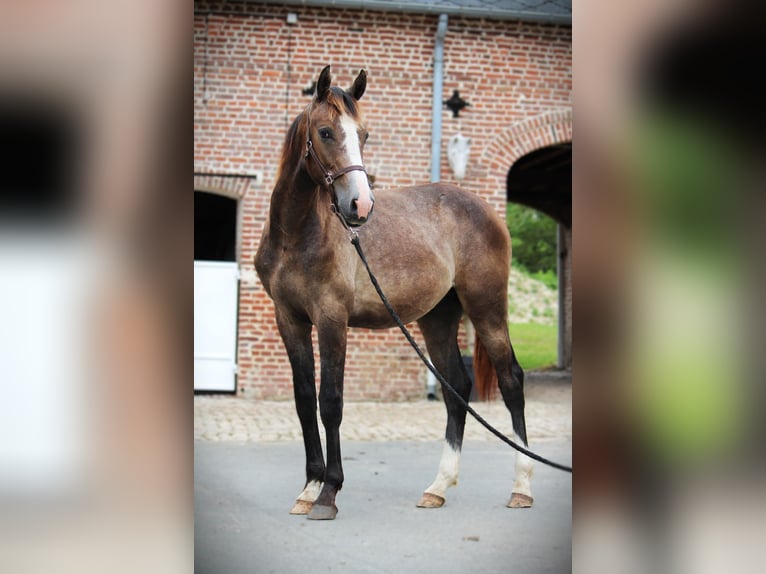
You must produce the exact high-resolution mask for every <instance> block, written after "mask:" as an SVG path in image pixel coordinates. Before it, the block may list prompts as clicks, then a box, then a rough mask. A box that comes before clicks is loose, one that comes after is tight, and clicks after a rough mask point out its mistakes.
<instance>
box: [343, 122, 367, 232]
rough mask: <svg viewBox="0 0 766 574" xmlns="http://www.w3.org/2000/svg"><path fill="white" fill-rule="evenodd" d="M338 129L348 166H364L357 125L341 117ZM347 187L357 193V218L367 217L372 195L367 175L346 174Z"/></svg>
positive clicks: (359, 173)
mask: <svg viewBox="0 0 766 574" xmlns="http://www.w3.org/2000/svg"><path fill="white" fill-rule="evenodd" d="M340 127H341V130H343V147H344V149H345V150H346V155H347V160H348V165H364V164H363V163H362V150H361V148H360V147H359V135H358V134H357V133H356V130H357V127H358V126H357V123H356V122H355V121H354V119H353V118H352V117H351V116H348V115H345V114H344V115H343V116H341V118H340ZM346 177H347V178H348V181H349V186H350V188H351V189H352V190H354V189H355V190H356V191H357V193H359V198H358V199H357V200H356V207H357V210H358V213H359V217H367V216H368V215H369V213H370V210H371V209H372V193H371V192H370V183H369V182H368V181H367V174H366V173H364V172H363V171H357V170H354V171H350V172H348V173H347V174H346Z"/></svg>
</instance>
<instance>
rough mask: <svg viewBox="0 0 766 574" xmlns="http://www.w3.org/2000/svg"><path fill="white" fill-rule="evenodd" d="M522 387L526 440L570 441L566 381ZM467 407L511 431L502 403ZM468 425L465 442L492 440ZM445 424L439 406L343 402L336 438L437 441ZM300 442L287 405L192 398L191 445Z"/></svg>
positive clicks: (551, 378)
mask: <svg viewBox="0 0 766 574" xmlns="http://www.w3.org/2000/svg"><path fill="white" fill-rule="evenodd" d="M525 387H526V389H525V391H526V420H527V434H528V438H529V440H530V441H531V442H534V441H536V440H541V439H552V438H562V437H571V435H572V385H571V378H569V377H567V376H564V377H562V376H556V375H543V374H537V373H530V375H529V376H528V380H527V382H526V384H525ZM472 406H473V407H474V408H475V409H476V410H477V412H479V414H481V415H482V416H483V417H484V418H485V419H487V421H489V422H490V423H491V424H492V425H494V426H495V427H496V428H498V429H499V430H500V431H502V432H505V433H508V432H510V431H511V419H510V415H509V414H508V411H507V410H506V408H505V405H503V403H502V401H493V402H489V403H483V402H480V403H474V404H473V405H472ZM468 419H469V420H468V422H467V423H466V440H485V441H495V440H497V439H496V438H495V437H493V436H492V435H491V434H490V433H488V432H487V431H486V430H485V429H484V428H483V427H482V426H481V425H479V423H477V422H476V421H475V420H473V419H472V418H471V417H470V416H469V417H468ZM446 420H447V414H446V411H445V409H444V404H443V403H442V402H441V401H427V400H422V401H416V402H409V403H377V402H376V403H373V402H361V403H350V402H347V403H346V404H345V406H344V409H343V424H342V426H341V436H342V438H343V440H344V441H346V440H351V441H357V440H375V441H379V440H397V441H399V440H411V441H431V440H438V439H440V438H442V437H443V436H444V425H445V423H446ZM301 436H302V435H301V430H300V425H299V423H298V415H297V414H296V412H295V405H294V404H293V402H292V401H255V400H252V399H240V398H236V397H231V396H225V395H224V396H204V395H203V396H196V397H195V398H194V438H195V440H202V441H216V442H217V441H238V442H264V441H267V442H269V441H285V440H287V441H300V440H302V438H301Z"/></svg>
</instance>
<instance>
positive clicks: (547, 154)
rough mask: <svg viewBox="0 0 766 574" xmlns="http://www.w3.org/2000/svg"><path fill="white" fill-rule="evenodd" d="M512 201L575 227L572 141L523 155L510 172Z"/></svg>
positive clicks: (508, 182) (509, 181)
mask: <svg viewBox="0 0 766 574" xmlns="http://www.w3.org/2000/svg"><path fill="white" fill-rule="evenodd" d="M507 190H508V201H512V202H514V203H520V204H522V205H526V206H527V207H532V208H534V209H537V210H538V211H541V212H543V213H545V214H546V215H549V216H550V217H552V218H553V219H555V220H556V221H557V222H558V223H560V224H562V225H564V226H565V227H568V228H571V227H572V143H571V142H567V143H561V144H556V145H552V146H548V147H544V148H541V149H538V150H535V151H533V152H530V153H528V154H527V155H525V156H523V157H521V158H519V159H518V161H516V163H514V164H513V166H512V167H511V169H510V171H509V172H508V181H507Z"/></svg>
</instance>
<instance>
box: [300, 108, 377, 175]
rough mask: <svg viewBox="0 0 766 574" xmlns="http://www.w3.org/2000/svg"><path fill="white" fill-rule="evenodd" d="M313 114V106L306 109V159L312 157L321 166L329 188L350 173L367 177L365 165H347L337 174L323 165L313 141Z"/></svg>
mask: <svg viewBox="0 0 766 574" xmlns="http://www.w3.org/2000/svg"><path fill="white" fill-rule="evenodd" d="M310 113H311V104H309V105H308V107H307V108H306V155H305V157H306V158H308V157H309V156H311V157H312V158H313V159H314V161H315V162H317V165H318V166H319V169H321V170H322V173H324V181H325V183H326V184H327V186H328V187H329V186H331V185H332V184H333V183H335V180H336V179H338V178H339V177H340V176H342V175H345V174H347V173H348V172H350V171H363V172H364V173H365V175H366V174H367V169H366V168H365V167H364V166H363V165H347V166H346V167H343V168H341V169H339V170H338V171H336V172H335V173H333V172H331V171H330V170H329V169H327V168H326V167H325V165H324V164H323V163H322V160H320V159H319V156H318V155H317V152H316V150H315V149H314V142H312V141H311V123H310V122H309V118H310V116H309V114H310Z"/></svg>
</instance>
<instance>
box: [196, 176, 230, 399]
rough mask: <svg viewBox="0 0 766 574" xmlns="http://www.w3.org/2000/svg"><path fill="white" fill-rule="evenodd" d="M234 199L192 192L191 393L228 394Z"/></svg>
mask: <svg viewBox="0 0 766 574" xmlns="http://www.w3.org/2000/svg"><path fill="white" fill-rule="evenodd" d="M236 246H237V201H236V200H235V199H231V198H229V197H224V196H221V195H216V194H213V193H206V192H202V191H195V192H194V390H195V391H216V392H222V391H223V392H234V391H235V390H236V388H237V387H236V374H237V306H238V305H237V303H238V299H239V289H238V287H239V272H238V265H237V261H236V253H237V249H236Z"/></svg>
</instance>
